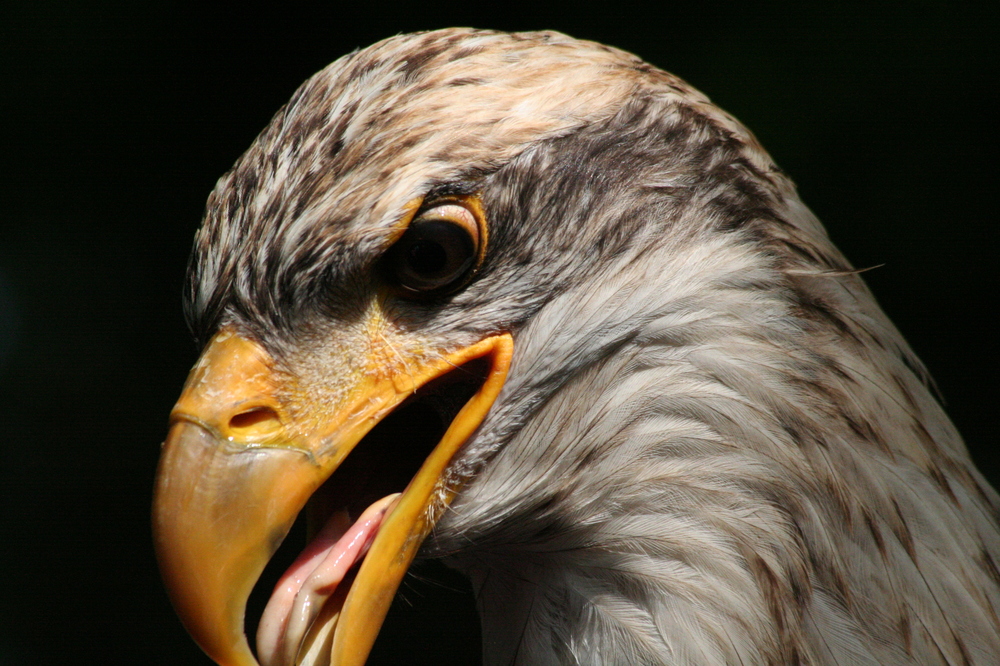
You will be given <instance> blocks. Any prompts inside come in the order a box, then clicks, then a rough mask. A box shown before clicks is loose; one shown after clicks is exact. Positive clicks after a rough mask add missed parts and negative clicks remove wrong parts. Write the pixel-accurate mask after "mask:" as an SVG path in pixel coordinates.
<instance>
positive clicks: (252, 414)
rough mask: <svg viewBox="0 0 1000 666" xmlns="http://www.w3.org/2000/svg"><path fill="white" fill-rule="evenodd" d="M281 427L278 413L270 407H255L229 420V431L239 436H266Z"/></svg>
mask: <svg viewBox="0 0 1000 666" xmlns="http://www.w3.org/2000/svg"><path fill="white" fill-rule="evenodd" d="M280 427H281V419H279V418H278V412H276V411H274V410H273V409H271V408H270V407H254V408H253V409H248V410H247V411H245V412H240V413H239V414H236V415H234V416H233V417H232V418H231V419H229V429H230V430H232V431H233V432H234V433H235V434H239V435H244V436H247V435H265V434H267V433H270V432H274V431H275V430H277V429H278V428H280Z"/></svg>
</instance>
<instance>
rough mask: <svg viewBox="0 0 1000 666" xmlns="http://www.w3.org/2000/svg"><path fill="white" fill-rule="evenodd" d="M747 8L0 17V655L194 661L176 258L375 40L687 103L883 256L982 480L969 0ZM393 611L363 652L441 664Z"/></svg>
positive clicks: (6, 11) (455, 645)
mask: <svg viewBox="0 0 1000 666" xmlns="http://www.w3.org/2000/svg"><path fill="white" fill-rule="evenodd" d="M751 4H752V3H746V2H744V3H739V7H738V8H737V7H736V6H731V5H729V4H726V3H718V2H712V1H703V2H695V3H676V4H671V3H668V2H658V3H650V4H649V5H648V6H642V5H635V4H630V3H627V2H613V3H607V5H606V6H605V8H603V9H600V10H588V9H586V8H585V7H583V6H580V5H576V4H574V5H563V6H561V7H560V6H557V5H549V6H546V7H539V6H538V5H537V4H535V3H518V2H512V3H505V4H502V5H494V4H491V3H469V2H466V3H461V4H459V3H456V4H448V3H440V2H434V3H426V4H419V5H412V6H409V7H408V8H402V7H396V6H393V5H391V4H385V3H377V2H369V3H358V4H357V5H354V4H352V5H349V6H348V5H344V6H340V5H338V4H336V3H323V4H319V3H317V4H313V5H308V4H292V3H282V5H281V6H280V7H279V6H278V5H275V6H274V7H272V8H271V9H268V10H254V9H251V6H250V5H249V4H242V3H233V4H211V5H209V4H208V3H206V4H205V5H195V4H182V3H176V2H164V1H153V2H134V1H127V2H126V1H121V2H110V1H101V2H63V3H60V2H6V3H3V5H2V8H0V170H2V177H0V192H2V199H0V201H2V205H0V231H2V235H0V410H2V412H0V414H2V416H0V432H2V439H0V447H2V448H0V455H2V463H0V507H2V509H0V511H2V513H0V515H2V518H0V521H2V522H0V576H2V578H0V580H2V587H0V666H2V665H7V664H18V665H20V664H192V665H198V664H201V665H204V664H207V663H208V662H207V659H206V658H204V657H203V656H201V654H200V652H199V651H198V649H197V648H196V647H195V646H194V645H193V644H192V643H191V642H190V641H189V639H188V638H187V637H186V635H185V634H184V631H183V629H182V628H181V627H180V625H179V623H178V622H177V621H176V619H175V618H174V616H173V613H172V611H171V609H170V607H169V603H168V601H167V599H166V596H165V594H164V593H163V591H162V587H161V585H160V582H159V578H158V574H157V571H156V567H155V563H154V560H153V553H152V548H151V545H150V537H149V527H148V522H149V521H148V507H149V499H150V487H151V480H152V476H153V470H154V466H155V463H156V458H157V453H158V445H159V442H160V441H161V440H162V438H163V436H164V434H165V430H166V428H165V426H166V416H167V413H168V411H169V409H170V407H171V405H172V403H173V401H174V399H175V397H176V395H177V393H178V391H179V389H180V387H181V384H182V382H183V380H184V378H185V375H186V373H187V369H188V367H189V366H190V365H191V363H192V362H193V361H194V359H195V357H196V350H195V349H194V347H193V345H192V343H191V342H190V339H189V336H188V334H187V331H186V330H185V326H184V323H183V321H182V319H181V315H180V302H179V301H180V297H179V294H180V287H181V280H182V276H183V273H184V267H185V262H186V258H187V252H188V247H189V243H190V241H191V237H192V234H193V233H194V230H195V228H196V227H197V225H198V222H199V218H200V216H201V212H202V208H203V205H204V200H205V197H206V195H207V194H208V192H209V190H210V189H211V188H212V186H213V184H214V182H215V179H216V178H217V177H218V176H219V175H221V174H222V173H223V172H224V171H225V170H226V169H227V168H228V167H229V166H230V165H231V164H232V163H233V161H234V160H235V159H236V157H237V156H238V155H239V154H240V153H241V152H242V151H243V150H244V149H245V148H246V147H248V146H249V144H250V142H251V141H252V140H253V138H254V136H255V135H256V134H257V132H258V131H260V130H261V129H262V128H263V127H264V125H265V124H266V123H267V122H268V120H269V119H270V117H271V115H272V114H273V113H274V112H275V111H276V110H277V109H278V107H279V106H280V105H281V104H282V103H283V102H284V101H285V100H286V99H287V98H288V97H289V96H290V95H291V93H292V91H293V90H294V89H295V88H296V87H297V86H298V85H299V83H301V82H302V81H303V80H304V79H305V78H306V77H307V76H309V75H310V74H312V73H313V72H315V71H317V70H318V69H320V68H321V67H323V66H324V65H326V64H327V63H329V62H330V61H332V60H334V59H336V58H337V57H339V56H341V55H343V54H344V53H346V52H348V51H350V50H352V49H354V48H356V47H363V46H366V45H368V44H370V43H372V42H374V41H376V40H378V39H381V38H384V37H387V36H390V35H392V34H395V33H398V32H407V31H411V30H419V29H430V28H438V27H446V26H453V25H474V26H476V27H493V28H499V29H504V30H522V29H543V28H554V29H559V30H562V31H564V32H567V33H569V34H571V35H574V36H576V37H581V38H588V39H593V40H597V41H601V42H606V43H609V44H612V45H615V46H619V47H621V48H624V49H626V50H629V51H633V52H635V53H637V54H639V55H640V56H642V57H644V58H645V59H647V60H649V61H651V62H652V63H654V64H656V65H658V66H660V67H663V68H665V69H668V70H670V71H673V72H674V73H676V74H679V75H680V76H682V77H684V78H685V79H687V80H688V81H690V82H691V83H692V84H693V85H695V86H696V87H698V88H700V89H701V90H703V91H705V92H706V93H707V94H708V95H709V96H710V97H712V99H713V100H715V101H716V102H717V103H718V104H719V105H721V106H722V107H723V108H725V109H727V110H728V111H730V112H732V113H733V114H734V115H736V116H737V117H738V118H740V119H741V120H743V121H744V122H745V123H746V124H747V125H748V126H749V127H750V128H751V129H752V130H753V131H755V132H756V133H757V135H758V136H759V137H760V139H761V141H762V142H763V144H764V145H765V146H766V147H767V148H768V149H769V150H770V151H771V153H772V154H773V155H774V157H775V159H776V160H777V162H778V163H779V164H780V165H781V166H782V167H784V168H785V169H786V170H787V171H788V172H789V173H790V174H791V175H792V177H793V178H794V179H795V180H796V182H797V183H798V184H799V186H800V189H801V193H802V196H803V199H804V200H805V201H806V203H807V204H809V205H810V206H811V207H812V208H813V209H814V210H815V211H816V212H817V214H818V215H819V216H820V218H821V219H822V220H824V222H825V224H826V225H827V227H828V228H829V230H830V234H831V235H832V236H833V238H834V240H835V241H836V242H837V243H838V244H839V246H840V247H841V249H843V250H844V252H845V253H846V254H847V255H848V257H850V258H851V260H852V261H853V262H854V263H855V265H857V266H874V265H878V264H884V266H883V267H881V268H878V269H876V270H873V271H871V272H869V273H867V274H866V278H867V280H868V281H869V284H871V286H872V288H873V289H874V291H875V293H876V295H877V296H878V298H879V300H880V302H881V303H882V305H883V306H884V308H885V309H886V310H887V311H888V313H889V315H890V317H892V319H894V320H895V322H896V323H897V324H898V325H899V327H900V328H901V329H902V330H903V332H904V334H905V335H906V336H907V338H908V339H909V341H910V342H911V343H912V345H913V346H914V347H915V348H916V350H917V352H918V353H919V354H920V356H921V357H922V358H923V359H924V361H925V362H926V363H927V365H928V366H929V367H930V370H931V372H932V373H933V375H934V377H935V378H936V380H937V382H938V385H939V386H940V389H941V392H942V393H943V395H944V397H945V399H946V401H947V405H948V409H949V411H950V413H951V415H952V417H953V419H954V420H955V421H956V423H957V424H958V427H959V429H960V430H961V431H962V432H963V433H964V434H965V437H966V439H967V440H968V443H969V446H970V449H971V450H972V452H973V456H974V457H975V459H976V460H977V462H978V463H979V465H980V466H981V468H982V469H983V470H984V472H985V473H986V474H987V475H988V476H990V478H991V479H992V480H993V482H994V483H995V484H996V483H997V482H998V480H1000V471H998V469H1000V457H998V452H997V447H996V445H995V444H996V437H995V435H994V431H993V427H992V424H993V421H994V418H995V416H994V415H995V413H996V411H997V407H996V397H997V395H996V391H995V389H994V384H993V381H994V378H995V373H996V358H997V354H996V346H995V345H996V342H997V340H996V334H995V333H994V328H993V326H992V325H990V324H989V323H988V321H989V320H990V319H991V318H992V317H993V316H995V308H996V298H995V287H996V279H995V277H994V276H995V269H996V265H997V260H996V257H995V240H996V235H997V232H996V229H997V222H998V219H997V218H998V216H997V212H996V208H995V206H994V203H993V201H994V198H995V194H996V185H995V182H996V178H997V152H996V148H997V142H996V134H995V127H996V118H997V97H998V95H997V85H998V77H997V73H998V72H997V57H996V49H995V47H994V46H991V42H993V43H995V42H996V40H997V35H998V34H1000V31H998V29H997V28H998V27H1000V26H998V23H997V20H996V19H997V16H996V9H995V8H996V7H997V3H996V1H995V0H989V1H984V2H978V3H964V4H957V3H954V2H913V1H911V2H905V3H898V4H886V3H870V2H862V3H843V2H838V3H803V2H801V1H800V0H796V1H787V2H771V3H761V4H758V5H756V6H751ZM734 5H735V3H734ZM654 7H655V9H652V8H654ZM439 597H441V598H444V599H445V601H444V602H440V601H438V602H436V603H427V600H428V599H431V600H433V599H436V598H439ZM407 599H408V601H409V603H412V604H413V607H414V608H415V609H416V611H414V612H413V613H411V618H410V620H407V621H405V622H403V623H402V624H403V625H404V626H403V627H402V628H394V629H392V630H391V631H392V633H391V634H390V635H389V638H388V639H387V640H385V641H383V642H382V643H380V646H379V648H378V649H379V651H380V652H381V654H383V656H384V657H385V659H384V661H385V663H423V662H428V663H429V662H430V661H431V657H430V656H428V655H430V654H431V652H432V651H433V649H435V648H437V649H438V650H439V653H442V652H443V653H445V654H447V653H448V652H455V653H456V654H458V655H459V656H457V657H454V658H452V659H451V660H450V661H449V660H447V659H445V660H441V661H438V662H436V663H440V664H445V663H469V662H468V659H469V657H468V654H469V651H470V650H471V652H472V654H475V651H476V649H475V648H474V647H470V646H474V645H475V642H476V640H477V638H476V635H475V632H476V628H475V627H476V625H475V621H474V619H472V615H471V613H472V610H471V606H470V605H469V602H468V598H467V596H461V595H458V594H457V593H453V592H451V591H450V588H449V587H441V586H439V585H429V586H428V585H424V586H423V587H422V586H421V583H419V582H415V583H411V584H410V587H409V591H408V592H407ZM407 607H409V606H407ZM449 611H452V612H453V615H455V616H457V617H458V620H449V619H447V618H446V617H443V616H442V614H447V613H448V612H449ZM412 622H416V623H417V624H416V626H417V628H418V629H419V628H424V627H428V628H434V627H435V626H436V625H438V626H439V627H440V629H432V631H441V632H443V633H441V634H435V633H432V634H431V637H430V638H427V637H426V636H425V637H424V638H423V639H420V638H419V637H416V636H414V635H411V634H413V633H415V632H411V634H408V633H407V631H408V627H409V626H410V624H411V623H412ZM396 624H397V625H398V624H400V623H396ZM394 626H395V625H394ZM421 641H422V642H421ZM390 643H393V644H395V647H397V648H402V651H401V652H396V653H392V651H391V650H392V649H393V645H390ZM400 655H405V656H400Z"/></svg>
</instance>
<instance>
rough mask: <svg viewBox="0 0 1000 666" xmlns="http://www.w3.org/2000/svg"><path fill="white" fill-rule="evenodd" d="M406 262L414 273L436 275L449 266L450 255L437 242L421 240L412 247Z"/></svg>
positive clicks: (407, 254)
mask: <svg viewBox="0 0 1000 666" xmlns="http://www.w3.org/2000/svg"><path fill="white" fill-rule="evenodd" d="M406 261H407V263H408V264H409V265H410V269H411V270H412V271H413V272H414V273H417V274H418V275H434V274H436V273H440V272H441V271H442V270H444V268H445V267H446V266H447V265H448V253H447V251H446V250H445V249H444V248H443V247H441V245H439V244H438V243H436V242H435V241H433V240H430V239H427V238H421V239H420V240H418V241H416V242H415V243H414V244H413V245H411V246H410V249H409V251H407V253H406Z"/></svg>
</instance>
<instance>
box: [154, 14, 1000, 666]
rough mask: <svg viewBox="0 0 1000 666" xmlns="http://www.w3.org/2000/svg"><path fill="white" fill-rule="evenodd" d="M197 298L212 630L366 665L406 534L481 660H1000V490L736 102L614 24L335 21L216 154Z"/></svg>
mask: <svg viewBox="0 0 1000 666" xmlns="http://www.w3.org/2000/svg"><path fill="white" fill-rule="evenodd" d="M185 308H186V316H187V318H188V321H189V323H190V326H191V328H192V330H193V331H194V334H195V337H196V339H197V340H198V341H199V342H200V344H201V345H203V352H202V354H201V356H200V359H199V360H198V362H197V364H196V365H195V366H194V368H193V369H192V371H191V373H190V375H189V377H188V380H187V383H186V384H185V387H184V389H183V391H182V393H181V396H180V399H179V400H178V402H177V404H176V406H175V407H174V409H173V411H172V414H171V425H170V429H169V433H168V436H167V438H166V441H165V443H164V446H163V450H162V453H161V459H160V464H159V468H158V471H157V479H156V487H155V497H154V506H153V527H154V539H155V543H156V549H157V556H158V560H159V563H160V567H161V571H162V574H163V577H164V580H165V584H166V586H167V588H168V590H169V593H170V596H171V599H172V602H173V604H174V606H175V608H176V610H177V613H178V614H179V616H180V618H181V620H182V622H183V624H184V625H185V627H186V628H187V630H188V631H189V632H190V634H191V635H192V637H193V638H194V640H195V641H197V643H198V644H199V645H200V646H201V648H202V649H203V650H204V651H205V652H206V653H207V654H208V655H209V656H210V657H211V658H212V659H214V660H215V661H216V662H217V663H219V664H221V665H224V666H249V665H254V664H258V663H259V664H261V665H263V666H293V665H294V666H325V665H327V664H333V665H336V666H360V665H361V664H363V663H364V662H365V660H366V659H367V656H368V654H369V652H370V649H371V647H372V645H373V643H374V641H375V638H376V636H377V634H378V632H379V629H380V626H381V624H382V621H383V619H384V617H385V615H386V612H387V610H388V607H389V605H390V603H391V601H392V599H393V597H394V595H395V594H396V591H397V588H398V587H399V585H400V583H401V581H402V580H403V578H404V576H405V575H406V572H407V570H408V569H409V567H410V566H411V564H412V563H413V562H414V560H415V558H421V559H435V558H436V559H440V560H442V561H443V562H445V563H446V564H447V565H448V566H450V567H453V568H454V569H456V570H458V571H459V572H461V573H463V574H464V575H466V576H467V577H468V578H469V579H470V581H471V584H472V587H473V590H474V592H475V598H476V604H477V608H478V612H479V615H480V621H481V625H482V633H483V642H484V645H483V660H484V663H486V664H488V665H490V666H501V665H512V664H513V665H548V664H581V665H585V664H586V665H609V664H622V665H626V664H627V665H639V664H670V665H695V664H697V665H699V666H710V665H722V664H741V665H743V666H751V665H779V664H809V665H817V666H818V665H841V666H845V665H847V664H852V665H853V664H880V665H903V664H949V665H954V664H984V665H985V664H998V663H1000V620H998V612H1000V573H998V560H1000V520H998V515H1000V497H998V495H997V493H996V491H995V490H994V489H993V488H991V487H990V485H989V484H988V482H987V481H986V480H985V479H984V477H983V476H982V475H981V474H980V473H979V472H978V471H977V470H976V468H975V466H974V465H973V463H972V462H971V461H970V458H969V455H968V453H967V451H966V448H965V445H964V444H963V442H962V439H961V437H960V435H959V434H958V433H957V431H956V430H955V428H954V427H953V425H952V424H951V422H950V421H949V419H948V417H947V416H946V415H945V413H944V411H943V410H942V408H941V406H940V405H939V403H938V402H937V400H936V399H935V396H934V394H933V392H932V390H931V388H929V386H930V381H929V379H928V376H927V374H926V372H925V370H924V368H923V367H922V365H921V363H920V361H919V360H918V359H917V358H916V357H915V355H914V353H913V352H912V351H911V349H910V348H909V347H908V346H907V344H906V342H905V341H904V340H903V338H902V337H901V335H900V334H899V332H898V331H897V330H896V328H895V327H894V326H893V325H892V323H891V322H889V321H888V319H887V318H886V316H885V315H884V314H883V313H882V311H881V310H880V308H879V306H878V305H877V304H876V302H875V299H874V298H873V296H872V295H871V293H870V292H869V290H868V289H867V287H866V286H865V284H864V282H863V281H862V278H861V277H860V276H859V271H858V270H856V269H854V268H853V267H852V266H851V264H849V263H848V261H847V260H846V259H845V258H844V257H843V256H842V255H841V254H840V253H839V252H838V250H837V249H836V248H835V247H834V246H833V244H832V243H831V242H830V240H829V238H828V236H827V234H826V232H825V230H824V229H823V227H822V226H821V224H820V223H819V221H818V220H817V219H816V217H815V216H814V215H813V214H812V213H811V212H810V211H809V209H808V208H806V206H805V205H804V204H803V203H802V202H801V201H800V199H799V197H798V195H797V194H796V190H795V188H794V185H793V184H792V182H791V181H790V180H789V178H788V177H787V176H786V175H785V174H784V173H783V172H782V171H781V170H780V169H779V168H778V167H777V166H775V164H774V162H773V161H772V160H771V158H770V157H769V156H768V154H767V153H766V152H765V151H764V149H763V148H762V147H761V146H760V145H759V143H758V142H757V140H756V139H755V138H754V136H753V135H752V134H751V133H750V132H749V131H748V130H747V129H746V128H744V127H743V126H742V125H741V124H740V123H739V122H738V121H736V120H735V119H734V118H732V117H731V116H729V115H727V114H726V113H725V112H723V111H721V110H720V109H719V108H717V107H716V106H714V105H713V104H712V103H711V102H710V101H709V100H708V98H706V97H705V96H704V95H702V94H701V93H700V92H698V91H696V90H695V89H693V88H692V87H690V86H689V85H688V84H686V83H685V82H683V81H682V80H680V79H678V78H677V77H675V76H673V75H671V74H668V73H666V72H664V71H661V70H660V69H657V68H655V67H653V66H651V65H649V64H647V63H646V62H644V61H642V60H641V59H639V58H637V57H636V56H633V55H631V54H628V53H625V52H623V51H620V50H617V49H614V48H610V47H607V46H603V45H600V44H596V43H593V42H588V41H580V40H576V39H572V38H570V37H567V36H565V35H562V34H559V33H556V32H529V33H514V34H508V33H502V32H493V31H481V30H472V29H447V30H440V31H433V32H425V33H419V34H411V35H401V36H395V37H392V38H389V39H386V40H384V41H382V42H379V43H377V44H375V45H373V46H371V47H369V48H365V49H363V50H359V51H356V52H354V53H351V54H349V55H347V56H344V57H343V58H341V59H339V60H337V61H336V62H334V63H333V64H331V65H330V66H328V67H327V68H325V69H323V70H322V71H320V72H319V73H317V74H316V75H314V76H313V77H312V78H310V79H309V80H307V81H306V82H305V83H304V84H303V85H302V86H301V87H300V88H299V89H298V90H297V91H296V92H295V94H294V95H293V97H292V98H291V100H290V101H289V102H288V103H287V104H286V105H285V106H284V107H283V108H282V109H281V110H279V111H278V113H277V115H276V116H275V117H274V119H273V120H272V121H271V123H270V124H269V125H268V127H267V128H266V129H265V130H264V131H263V133H262V134H261V135H260V136H259V137H258V138H257V139H256V140H255V142H254V143H253V145H252V146H251V147H250V149H249V150H248V151H247V152H246V153H245V154H244V155H243V156H242V157H240V158H239V160H238V161H237V162H236V164H235V166H234V167H233V168H232V169H231V170H230V171H229V172H228V173H227V174H225V175H224V176H223V177H222V178H221V179H220V181H219V182H218V184H217V186H216V187H215V189H214V191H213V192H212V194H211V195H210V197H209V200H208V203H207V212H206V215H205V218H204V221H203V224H202V226H201V228H200V230H199V231H198V232H197V235H196V237H195V242H194V249H193V253H192V258H191V261H190V266H189V274H188V282H187V286H186V292H185ZM300 512H301V513H303V515H305V516H306V520H307V522H308V524H309V525H310V528H309V530H310V535H311V541H309V543H308V545H307V546H306V548H305V550H304V551H303V552H302V554H301V555H300V556H299V557H298V559H297V560H295V562H294V563H293V564H292V565H291V567H290V568H288V570H287V571H286V572H285V573H284V575H283V576H282V577H281V579H280V580H279V582H278V584H277V586H276V587H275V588H274V592H273V594H272V595H271V597H270V600H269V601H268V603H267V607H266V609H265V610H264V612H263V616H262V617H261V619H260V623H259V629H258V632H257V636H256V650H255V651H254V650H252V649H251V648H250V642H249V640H248V639H247V638H246V636H245V631H244V615H245V613H246V610H245V609H246V602H247V598H248V595H249V594H250V592H251V590H252V588H253V586H254V585H255V582H256V581H257V579H258V577H259V576H260V574H261V571H262V570H263V568H264V567H265V565H266V564H267V562H268V560H269V558H271V556H272V555H273V553H274V552H275V550H276V549H277V547H278V546H279V544H281V542H282V541H283V539H284V538H285V536H286V535H287V533H288V531H289V529H290V526H291V525H292V524H293V522H294V521H295V520H296V518H297V516H299V514H300Z"/></svg>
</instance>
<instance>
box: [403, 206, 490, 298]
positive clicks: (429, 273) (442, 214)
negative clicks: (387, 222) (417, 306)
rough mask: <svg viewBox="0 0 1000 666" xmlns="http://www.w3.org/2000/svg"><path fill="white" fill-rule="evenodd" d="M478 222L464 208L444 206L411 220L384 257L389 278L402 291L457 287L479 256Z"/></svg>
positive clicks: (422, 291)
mask: <svg viewBox="0 0 1000 666" xmlns="http://www.w3.org/2000/svg"><path fill="white" fill-rule="evenodd" d="M479 245H480V233H479V223H478V222H477V220H476V216H475V215H473V213H472V211H470V210H469V209H468V208H466V207H465V206H461V205H459V204H456V203H447V204H442V205H440V206H435V207H433V208H430V209H428V210H426V211H424V212H423V213H421V214H420V215H418V216H417V218H416V219H414V220H413V221H412V222H411V223H410V226H409V227H408V228H407V229H406V231H405V232H404V233H403V236H402V237H401V238H400V239H399V240H398V241H396V242H395V244H393V246H392V247H391V248H390V249H389V252H388V254H387V255H386V262H387V268H388V270H389V273H390V276H391V277H392V278H394V281H395V282H397V283H398V284H399V285H400V286H401V287H403V288H404V289H406V290H409V291H414V292H420V293H427V292H434V291H447V290H449V289H455V288H457V287H459V286H460V285H461V284H462V282H463V280H464V278H466V277H467V276H468V275H469V273H470V271H471V270H472V268H473V267H474V266H475V264H476V259H477V258H478V256H479V249H480V248H479Z"/></svg>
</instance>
